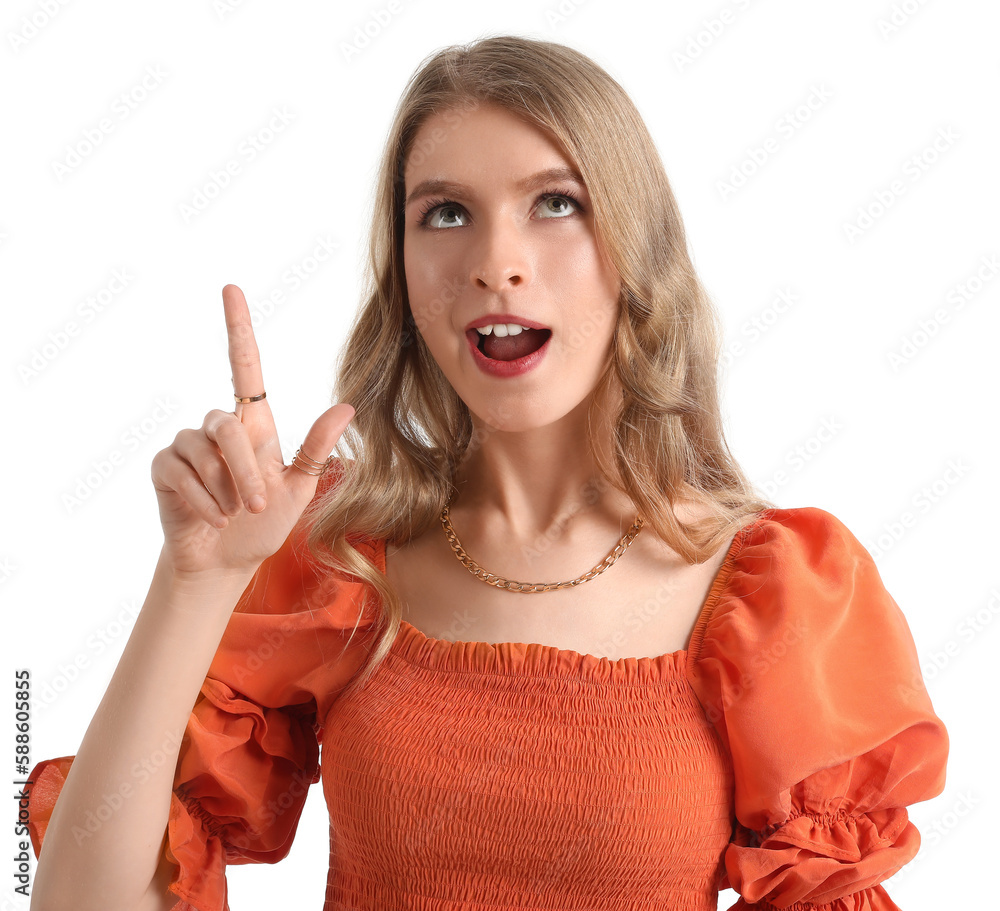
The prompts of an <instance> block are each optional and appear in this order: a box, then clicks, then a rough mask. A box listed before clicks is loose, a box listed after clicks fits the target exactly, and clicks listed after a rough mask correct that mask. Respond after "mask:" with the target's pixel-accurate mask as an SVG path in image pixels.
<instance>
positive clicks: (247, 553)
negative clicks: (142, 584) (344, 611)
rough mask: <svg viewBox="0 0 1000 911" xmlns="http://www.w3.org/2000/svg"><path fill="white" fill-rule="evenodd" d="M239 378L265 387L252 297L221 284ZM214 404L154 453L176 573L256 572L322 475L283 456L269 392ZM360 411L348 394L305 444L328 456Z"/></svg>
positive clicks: (237, 384) (254, 391)
mask: <svg viewBox="0 0 1000 911" xmlns="http://www.w3.org/2000/svg"><path fill="white" fill-rule="evenodd" d="M222 302H223V307H224V309H225V314H226V328H227V330H228V333H229V361H230V364H231V365H232V371H233V385H234V388H235V391H236V394H237V395H239V396H241V397H251V396H256V395H259V394H260V393H262V392H263V391H264V378H263V375H262V374H261V369H260V354H259V352H258V350H257V342H256V339H255V338H254V334H253V328H252V326H251V323H250V311H249V309H248V308H247V303H246V298H245V297H244V296H243V292H242V291H241V290H240V289H239V288H238V287H236V285H226V286H225V287H224V288H223V289H222ZM235 405H236V407H235V412H230V411H221V410H219V409H214V410H212V411H210V412H208V414H207V415H205V421H204V423H203V424H202V426H201V428H200V429H198V430H193V429H184V430H181V431H179V432H178V434H177V436H176V437H175V438H174V441H173V443H171V444H170V445H169V446H168V447H167V448H166V449H162V450H160V451H159V452H158V453H157V454H156V455H155V456H154V457H153V462H152V479H153V487H154V488H155V489H156V497H157V501H158V503H159V510H160V522H161V524H162V525H163V536H164V544H163V547H164V553H163V556H164V557H165V558H166V559H167V560H168V562H169V564H170V565H171V566H172V567H173V569H174V570H175V571H176V572H178V573H212V572H230V571H239V572H253V571H254V570H256V568H257V567H258V566H259V565H260V564H261V563H262V562H263V561H264V560H265V559H266V558H267V557H269V556H270V555H271V554H273V553H274V552H275V551H276V550H278V548H279V547H281V545H282V543H283V542H284V541H285V539H286V538H287V537H288V534H289V532H290V531H291V530H292V527H293V526H294V525H295V523H296V521H297V520H298V519H299V517H300V516H301V515H302V512H303V510H304V509H305V508H306V506H307V505H308V504H309V501H310V500H311V499H312V497H313V495H314V494H315V492H316V485H317V483H318V477H316V476H312V475H309V474H306V473H305V472H303V471H300V470H299V469H298V468H296V467H295V466H294V465H285V464H284V462H283V461H282V458H281V446H280V444H279V442H278V432H277V430H275V427H274V419H273V418H272V416H271V408H270V406H269V405H268V403H267V399H261V400H260V401H258V402H249V403H245V404H243V403H235ZM353 417H354V408H352V407H351V406H350V405H348V404H345V403H341V404H338V405H334V406H333V407H332V408H328V409H327V410H326V411H324V412H323V414H321V415H320V416H319V417H318V418H317V419H316V422H315V423H314V424H313V425H312V427H311V428H310V430H309V433H308V434H306V438H305V440H304V441H303V443H302V452H303V454H304V455H307V456H309V457H310V458H311V459H313V460H316V461H318V462H325V461H326V459H327V458H328V457H329V455H330V452H331V451H332V450H333V447H334V446H335V445H336V444H337V441H338V440H339V439H340V436H341V434H343V432H344V430H345V429H346V428H347V425H348V424H349V423H350V421H351V418H353Z"/></svg>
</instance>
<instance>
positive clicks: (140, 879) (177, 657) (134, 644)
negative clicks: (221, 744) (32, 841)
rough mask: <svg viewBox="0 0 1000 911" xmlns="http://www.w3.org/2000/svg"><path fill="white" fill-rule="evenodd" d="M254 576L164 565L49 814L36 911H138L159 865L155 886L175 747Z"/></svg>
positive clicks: (38, 874) (156, 574) (35, 896)
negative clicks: (182, 571)
mask: <svg viewBox="0 0 1000 911" xmlns="http://www.w3.org/2000/svg"><path fill="white" fill-rule="evenodd" d="M251 578H252V573H246V572H243V573H232V574H212V575H206V576H205V577H200V578H192V577H181V576H178V574H175V573H174V572H173V571H172V569H171V568H170V567H169V566H168V565H166V563H165V561H164V559H163V556H162V555H161V558H160V561H159V562H158V563H157V566H156V570H155V572H154V575H153V580H152V582H151V584H150V588H149V592H148V594H147V596H146V600H145V602H144V603H143V606H142V610H141V611H140V613H139V615H138V617H137V618H136V622H135V627H134V629H133V630H132V634H131V636H130V637H129V640H128V643H127V645H126V646H125V650H124V652H123V654H122V657H121V660H120V661H119V662H118V667H117V668H116V670H115V673H114V676H113V677H112V678H111V682H110V684H109V685H108V689H107V691H106V692H105V694H104V698H103V699H102V700H101V703H100V705H99V707H98V709H97V711H96V712H95V714H94V717H93V720H92V721H91V723H90V726H89V727H88V728H87V732H86V734H85V736H84V738H83V741H82V743H81V744H80V748H79V750H78V751H77V754H76V757H75V759H74V761H73V765H72V768H71V769H70V772H69V775H68V777H67V780H66V783H65V785H64V786H63V789H62V791H61V793H60V796H59V800H58V802H57V803H56V806H55V809H54V811H53V814H52V818H51V821H50V823H49V827H48V829H47V831H46V834H45V840H44V844H43V846H42V851H41V854H40V856H39V860H38V869H37V871H36V877H35V885H34V890H33V896H32V904H31V907H32V908H33V909H36V911H37V909H42V908H44V909H46V911H58V909H61V908H73V909H74V911H84V909H89V908H94V909H98V908H100V909H102V911H109V909H111V911H115V909H129V911H133V909H135V908H137V907H139V906H140V904H141V902H142V900H143V896H144V895H145V894H146V892H147V890H148V889H149V886H150V883H151V882H152V881H153V879H154V876H155V875H156V874H157V868H158V866H159V867H160V879H161V880H162V875H163V865H162V864H161V857H162V844H163V838H164V834H165V830H166V826H167V818H168V814H169V809H170V796H171V791H172V788H173V779H174V773H175V770H176V766H177V757H178V753H179V749H180V744H181V739H182V737H183V734H184V729H185V727H186V725H187V721H188V718H189V716H190V713H191V709H192V707H193V706H194V702H195V699H196V698H197V695H198V692H199V690H200V688H201V685H202V683H203V681H204V679H205V675H206V674H207V672H208V668H209V666H210V664H211V662H212V658H213V657H214V655H215V652H216V650H217V648H218V646H219V642H220V640H221V638H222V634H223V632H224V631H225V629H226V625H227V623H228V621H229V617H230V615H231V614H232V610H233V607H234V606H235V604H236V602H237V601H238V600H239V597H240V595H241V594H242V593H243V591H244V590H245V589H246V587H247V585H248V584H249V582H250V579H251ZM168 907H169V906H168Z"/></svg>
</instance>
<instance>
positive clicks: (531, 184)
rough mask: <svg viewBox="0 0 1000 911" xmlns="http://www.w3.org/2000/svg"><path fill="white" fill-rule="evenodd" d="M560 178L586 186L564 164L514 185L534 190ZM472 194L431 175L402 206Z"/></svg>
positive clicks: (463, 188) (576, 174)
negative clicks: (444, 197)
mask: <svg viewBox="0 0 1000 911" xmlns="http://www.w3.org/2000/svg"><path fill="white" fill-rule="evenodd" d="M560 180H566V181H571V182H572V183H575V184H578V185H579V186H581V187H585V186H586V184H584V182H583V178H582V177H581V176H580V175H579V173H577V172H576V171H575V170H573V168H569V167H565V166H563V167H558V168H546V169H545V170H544V171H538V172H537V173H536V174H532V175H530V176H529V177H525V178H523V179H522V180H519V181H517V183H515V184H514V186H515V187H516V188H517V189H518V190H522V191H524V190H534V189H536V188H538V187H542V186H545V184H548V183H553V182H555V181H560ZM473 195H474V194H473V192H472V190H471V189H470V188H469V187H467V186H466V185H465V184H463V183H458V182H457V181H454V180H444V179H442V178H439V177H432V178H430V179H428V180H422V181H420V183H418V184H417V185H416V186H415V187H414V188H413V189H412V190H411V191H410V193H409V195H408V196H407V197H406V201H405V202H404V203H403V207H404V208H407V207H408V206H409V205H410V203H411V202H413V201H414V200H415V199H420V198H421V197H423V196H464V197H466V198H468V197H470V196H473Z"/></svg>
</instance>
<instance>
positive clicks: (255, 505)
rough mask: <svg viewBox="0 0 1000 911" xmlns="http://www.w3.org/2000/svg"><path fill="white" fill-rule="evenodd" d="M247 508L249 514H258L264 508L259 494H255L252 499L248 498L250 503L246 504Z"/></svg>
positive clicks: (262, 499)
mask: <svg viewBox="0 0 1000 911" xmlns="http://www.w3.org/2000/svg"><path fill="white" fill-rule="evenodd" d="M247 508H248V509H249V510H250V512H260V511H261V510H262V509H263V508H264V498H263V497H262V496H261V495H260V494H259V493H255V494H254V495H253V496H252V497H250V502H249V503H247Z"/></svg>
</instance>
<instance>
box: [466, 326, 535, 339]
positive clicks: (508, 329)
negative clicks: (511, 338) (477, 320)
mask: <svg viewBox="0 0 1000 911" xmlns="http://www.w3.org/2000/svg"><path fill="white" fill-rule="evenodd" d="M526 328H527V326H519V325H518V324H517V323H497V324H496V325H495V326H479V327H478V328H477V329H476V332H478V333H479V334H480V335H489V334H490V333H491V332H492V333H493V334H494V335H495V336H496V337H497V338H504V336H507V335H520V334H521V333H522V332H523V331H524V330H525V329H526Z"/></svg>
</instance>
